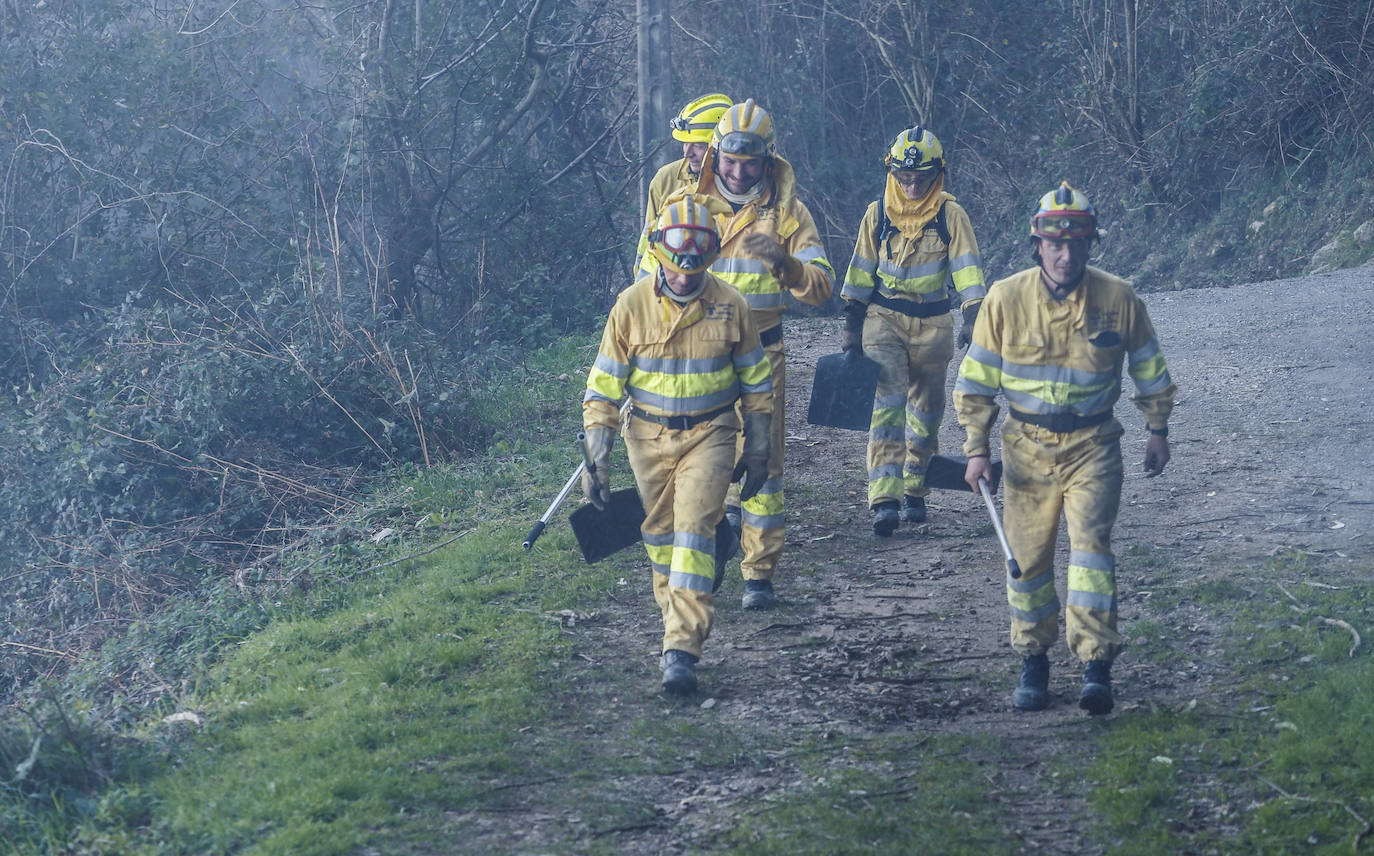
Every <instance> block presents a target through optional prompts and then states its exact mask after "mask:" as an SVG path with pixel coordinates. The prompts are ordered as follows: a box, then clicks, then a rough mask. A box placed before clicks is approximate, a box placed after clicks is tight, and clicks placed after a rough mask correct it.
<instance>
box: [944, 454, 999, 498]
mask: <svg viewBox="0 0 1374 856" xmlns="http://www.w3.org/2000/svg"><path fill="white" fill-rule="evenodd" d="M967 467H968V458H951V457H947V456H945V455H931V456H930V463H928V464H926V487H928V488H930V489H932V490H965V491H968V492H969V493H972V492H973V488H971V487H969V486H968V482H966V481H964V470H965V469H966V468H967ZM1001 480H1002V462H1001V461H993V462H992V484H991V485H990V489H991V490H994V491H995V490H997V483H998V482H1000V481H1001Z"/></svg>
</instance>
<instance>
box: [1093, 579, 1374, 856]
mask: <svg viewBox="0 0 1374 856" xmlns="http://www.w3.org/2000/svg"><path fill="white" fill-rule="evenodd" d="M1321 576H1322V575H1321V573H1320V567H1319V566H1315V565H1314V564H1313V563H1312V561H1311V559H1310V557H1306V556H1301V555H1288V556H1283V557H1279V558H1278V559H1276V560H1275V561H1274V562H1273V563H1272V565H1271V566H1270V567H1269V568H1266V569H1264V570H1263V571H1262V572H1261V573H1260V575H1259V578H1258V579H1257V578H1251V579H1250V580H1247V581H1246V583H1245V584H1244V585H1242V584H1239V583H1238V582H1236V581H1234V580H1227V579H1220V580H1210V581H1204V582H1201V583H1198V584H1197V585H1195V586H1191V587H1187V586H1185V587H1180V588H1179V589H1178V590H1177V591H1178V594H1179V595H1180V598H1179V600H1180V601H1181V602H1183V601H1186V602H1188V603H1192V604H1194V605H1205V606H1206V607H1207V608H1208V609H1209V610H1215V611H1217V613H1218V614H1219V615H1224V616H1225V621H1226V624H1227V627H1228V628H1229V630H1230V631H1231V640H1232V641H1231V642H1230V643H1229V644H1228V645H1227V646H1226V647H1225V649H1224V650H1225V662H1224V664H1223V665H1224V667H1225V669H1226V670H1227V672H1228V673H1229V675H1230V676H1231V678H1232V683H1231V686H1230V690H1231V691H1230V692H1223V693H1222V694H1220V695H1217V696H1214V697H1212V698H1210V699H1208V698H1204V699H1203V700H1202V703H1200V704H1199V705H1197V706H1195V707H1185V708H1184V709H1181V710H1178V711H1167V712H1165V711H1157V712H1154V713H1149V714H1145V715H1142V716H1139V717H1132V718H1131V719H1130V720H1129V721H1127V720H1117V721H1116V722H1115V723H1113V725H1114V726H1115V727H1113V728H1110V729H1105V730H1104V732H1103V734H1102V735H1101V737H1100V740H1099V745H1098V747H1097V753H1096V754H1097V759H1096V761H1095V762H1094V764H1093V765H1092V767H1091V769H1090V770H1089V778H1090V779H1091V780H1092V781H1093V782H1094V786H1093V788H1092V789H1091V792H1090V794H1091V796H1090V798H1091V801H1092V803H1093V805H1094V806H1095V807H1096V808H1097V809H1098V810H1099V811H1101V813H1102V815H1103V817H1104V819H1105V820H1106V822H1107V824H1108V827H1109V829H1110V831H1111V833H1112V835H1111V836H1110V847H1109V852H1111V853H1117V854H1135V853H1140V854H1147V853H1161V852H1218V853H1286V852H1296V851H1302V852H1319V853H1326V852H1329V853H1338V852H1339V853H1348V852H1351V851H1352V846H1353V844H1354V842H1355V840H1356V838H1357V837H1367V835H1366V833H1367V832H1368V831H1369V830H1368V823H1367V822H1368V820H1369V819H1371V818H1374V740H1371V739H1370V738H1369V734H1370V731H1371V727H1374V661H1371V659H1370V656H1369V654H1370V652H1369V651H1368V650H1367V649H1366V648H1364V647H1361V648H1360V649H1357V650H1356V652H1355V655H1354V656H1353V657H1352V656H1351V654H1350V648H1351V647H1352V644H1353V639H1354V637H1353V636H1352V635H1351V634H1350V632H1349V631H1348V630H1346V629H1344V628H1343V627H1341V626H1340V625H1339V624H1333V623H1331V620H1337V621H1344V622H1346V623H1347V624H1349V625H1351V626H1352V627H1364V628H1368V627H1369V626H1370V618H1371V611H1372V610H1374V606H1371V594H1374V592H1371V586H1370V585H1369V584H1368V583H1363V582H1348V583H1346V584H1345V587H1343V588H1332V587H1329V586H1327V585H1326V584H1324V583H1319V584H1318V585H1316V586H1313V585H1307V584H1304V583H1292V582H1290V583H1287V584H1283V585H1284V586H1285V588H1286V589H1287V594H1285V593H1284V592H1283V591H1282V590H1280V589H1279V588H1278V586H1279V585H1281V584H1282V583H1280V582H1279V580H1285V579H1286V580H1292V579H1294V578H1306V579H1313V580H1319V579H1320V577H1321ZM1256 582H1262V583H1267V585H1265V587H1264V588H1263V589H1259V590H1262V591H1263V592H1264V594H1263V595H1260V594H1257V593H1254V592H1256V591H1258V590H1257V589H1255V588H1254V586H1255V584H1256ZM1156 606H1158V604H1156ZM1362 635H1364V634H1362ZM1176 653H1181V652H1176ZM1223 689H1225V688H1224V687H1223Z"/></svg>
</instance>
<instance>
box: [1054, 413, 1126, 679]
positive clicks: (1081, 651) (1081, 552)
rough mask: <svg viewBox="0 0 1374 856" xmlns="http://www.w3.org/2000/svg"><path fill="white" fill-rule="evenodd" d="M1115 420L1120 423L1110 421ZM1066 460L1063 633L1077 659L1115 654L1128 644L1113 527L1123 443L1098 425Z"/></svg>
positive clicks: (1090, 430) (1119, 487) (1101, 658)
mask: <svg viewBox="0 0 1374 856" xmlns="http://www.w3.org/2000/svg"><path fill="white" fill-rule="evenodd" d="M1109 424H1111V425H1115V423H1109ZM1084 433H1086V434H1087V435H1088V436H1087V437H1086V438H1085V439H1084V441H1083V442H1081V443H1079V444H1076V448H1075V450H1074V455H1073V462H1072V463H1066V464H1065V467H1064V469H1065V474H1064V481H1065V488H1064V523H1065V525H1066V526H1067V528H1068V533H1069V572H1068V593H1067V598H1066V601H1067V602H1066V603H1065V608H1064V639H1065V641H1066V642H1067V643H1068V646H1069V650H1070V651H1072V652H1073V653H1074V655H1075V656H1077V657H1078V659H1080V660H1083V661H1085V662H1086V661H1088V660H1113V659H1116V655H1117V654H1119V653H1121V650H1122V649H1123V648H1124V647H1126V646H1125V641H1124V640H1123V639H1122V638H1121V634H1120V633H1118V632H1117V615H1116V556H1115V555H1114V554H1113V553H1112V527H1113V526H1114V525H1115V524H1116V514H1117V510H1118V509H1119V508H1120V506H1121V479H1122V465H1121V444H1120V440H1119V439H1118V438H1119V436H1120V434H1119V432H1118V433H1117V434H1116V435H1115V436H1110V437H1109V438H1106V439H1103V438H1100V437H1098V436H1095V434H1096V430H1095V429H1088V430H1087V431H1085V432H1084Z"/></svg>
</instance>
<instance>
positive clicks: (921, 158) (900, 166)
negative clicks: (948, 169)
mask: <svg viewBox="0 0 1374 856" xmlns="http://www.w3.org/2000/svg"><path fill="white" fill-rule="evenodd" d="M940 165H941V160H940V159H939V158H932V159H931V160H929V161H927V160H926V156H925V152H923V151H921V150H920V149H918V148H915V147H914V146H913V147H912V148H909V149H907V150H906V151H905V152H903V153H902V157H900V158H897V157H892V156H891V155H889V156H888V158H887V168H888V170H890V171H891V172H897V171H898V170H903V171H905V170H914V171H916V172H929V171H930V170H932V169H939V168H940Z"/></svg>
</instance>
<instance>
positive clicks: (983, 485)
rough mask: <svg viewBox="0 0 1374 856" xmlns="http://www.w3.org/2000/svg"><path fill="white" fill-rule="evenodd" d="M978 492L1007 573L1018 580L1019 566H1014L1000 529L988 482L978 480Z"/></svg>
mask: <svg viewBox="0 0 1374 856" xmlns="http://www.w3.org/2000/svg"><path fill="white" fill-rule="evenodd" d="M978 490H979V491H980V492H981V493H982V494H983V503H984V504H985V505H987V507H988V515H989V516H991V517H992V528H993V529H995V530H997V540H998V541H999V542H1001V544H1002V555H1004V556H1006V557H1007V573H1009V574H1011V578H1012V579H1014V580H1019V579H1020V578H1021V566H1020V565H1018V564H1016V558H1015V557H1014V556H1012V554H1011V545H1010V544H1008V543H1007V533H1006V531H1005V530H1003V529H1002V519H1001V518H1000V517H998V516H997V506H996V505H993V503H992V491H990V490H988V480H987V479H985V478H980V479H978Z"/></svg>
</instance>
